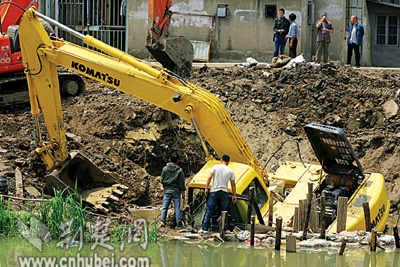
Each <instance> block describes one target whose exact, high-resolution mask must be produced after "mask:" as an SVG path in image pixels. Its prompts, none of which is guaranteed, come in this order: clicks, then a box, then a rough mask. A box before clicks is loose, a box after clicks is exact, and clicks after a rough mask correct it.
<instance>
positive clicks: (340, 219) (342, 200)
mask: <svg viewBox="0 0 400 267" xmlns="http://www.w3.org/2000/svg"><path fill="white" fill-rule="evenodd" d="M336 221H337V224H336V226H337V228H336V232H337V233H338V234H339V233H340V232H342V231H344V230H346V221H347V197H339V201H338V208H337V219H336Z"/></svg>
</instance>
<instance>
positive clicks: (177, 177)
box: [161, 152, 186, 229]
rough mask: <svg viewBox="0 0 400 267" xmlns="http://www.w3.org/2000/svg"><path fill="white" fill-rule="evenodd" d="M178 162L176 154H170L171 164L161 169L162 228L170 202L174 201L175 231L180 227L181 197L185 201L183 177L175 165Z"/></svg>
mask: <svg viewBox="0 0 400 267" xmlns="http://www.w3.org/2000/svg"><path fill="white" fill-rule="evenodd" d="M178 160H179V156H178V154H176V153H175V152H174V153H172V154H171V162H168V163H167V165H166V166H165V167H164V168H163V169H162V173H161V183H162V185H163V187H164V201H163V207H162V212H161V222H162V226H165V222H166V220H167V212H168V208H169V205H170V204H171V200H172V199H174V205H175V218H176V224H177V229H179V228H181V227H182V212H181V195H182V199H185V190H186V188H185V176H184V175H183V171H182V169H181V167H179V165H178V164H177V163H178Z"/></svg>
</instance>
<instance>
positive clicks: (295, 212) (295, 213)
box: [293, 207, 299, 232]
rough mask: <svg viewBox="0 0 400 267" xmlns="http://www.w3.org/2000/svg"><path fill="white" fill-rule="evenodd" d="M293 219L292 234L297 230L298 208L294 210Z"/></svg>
mask: <svg viewBox="0 0 400 267" xmlns="http://www.w3.org/2000/svg"><path fill="white" fill-rule="evenodd" d="M293 217H294V218H293V232H296V231H298V230H299V207H295V208H294V216H293Z"/></svg>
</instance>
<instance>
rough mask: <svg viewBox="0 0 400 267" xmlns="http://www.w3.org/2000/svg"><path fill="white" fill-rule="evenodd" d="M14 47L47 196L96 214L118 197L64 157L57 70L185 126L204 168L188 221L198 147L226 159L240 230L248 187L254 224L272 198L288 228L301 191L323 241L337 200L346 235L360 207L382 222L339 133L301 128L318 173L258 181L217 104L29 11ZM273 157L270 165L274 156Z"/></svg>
mask: <svg viewBox="0 0 400 267" xmlns="http://www.w3.org/2000/svg"><path fill="white" fill-rule="evenodd" d="M39 18H41V19H43V20H46V21H47V22H49V23H51V24H54V25H55V26H57V27H59V28H60V29H63V30H65V31H68V32H69V33H72V34H73V35H75V36H76V37H78V38H80V39H82V40H83V42H84V43H85V44H86V45H87V46H88V47H94V48H97V49H99V50H101V51H103V52H104V53H105V54H103V53H98V52H95V51H92V50H90V49H87V48H84V47H81V46H78V45H75V44H72V43H70V42H67V41H65V40H62V39H52V40H51V39H50V38H49V36H48V35H47V33H46V31H45V30H44V28H43V25H42V24H41V23H40V21H39ZM20 38H21V50H22V57H23V62H24V66H25V72H26V75H27V79H28V86H29V94H30V102H31V109H32V115H33V117H35V118H37V119H38V118H39V116H40V114H41V113H42V114H43V117H44V122H45V124H46V127H47V132H48V137H49V141H47V142H44V141H42V140H40V143H39V144H40V145H39V147H38V148H37V149H36V150H35V151H36V153H37V154H38V155H39V156H40V157H41V158H42V160H43V162H44V163H45V164H46V167H47V169H48V175H47V187H48V189H51V188H60V189H64V188H69V189H68V190H73V189H74V188H75V186H77V189H78V192H79V193H81V194H82V195H83V196H84V199H85V200H86V201H88V202H91V203H93V204H94V205H95V206H96V207H98V208H102V209H105V210H106V208H107V207H106V205H105V204H104V203H107V202H108V201H109V197H110V196H112V195H113V192H114V193H115V192H117V194H122V193H123V192H122V191H123V186H122V185H118V177H115V176H112V175H110V174H107V173H104V172H103V171H101V170H100V169H99V168H97V167H96V166H94V164H93V163H91V162H90V160H88V159H87V158H85V157H84V156H83V155H82V154H81V153H68V151H67V148H66V137H65V129H64V120H63V113H62V107H61V101H60V92H59V90H58V86H59V85H58V84H59V83H58V76H57V65H61V66H63V67H65V68H69V69H71V70H73V71H75V72H77V73H79V74H81V75H84V76H86V77H89V78H91V79H94V80H97V81H99V82H102V83H104V84H106V85H109V86H111V87H114V88H116V89H118V90H120V91H122V92H124V93H127V94H131V95H133V96H135V97H138V98H140V99H143V100H145V101H148V102H150V103H152V104H154V105H157V106H159V107H161V108H163V109H165V110H168V111H170V112H173V113H175V114H177V115H179V116H180V117H181V118H183V119H185V120H186V121H188V122H190V123H191V124H192V125H193V127H194V129H195V131H196V133H197V134H198V136H199V138H200V141H201V144H202V148H203V150H204V152H205V154H206V160H207V163H206V164H205V166H204V167H203V168H202V169H201V170H200V171H199V172H198V173H197V174H196V175H195V176H194V177H193V179H192V181H191V183H190V184H189V202H190V203H191V210H192V214H200V213H199V211H200V210H201V209H202V207H204V203H205V199H204V193H203V191H204V189H205V186H206V179H207V177H208V174H209V172H210V169H211V168H212V166H213V165H215V164H218V163H219V161H218V160H217V159H214V158H213V156H211V154H210V152H209V151H208V149H207V142H208V144H209V145H210V146H211V147H212V148H213V149H214V150H215V153H216V154H217V155H219V156H221V155H222V154H229V155H230V156H231V163H230V164H229V167H231V168H232V170H233V171H234V172H235V175H236V178H237V180H236V185H237V193H238V196H239V200H238V201H237V203H236V204H233V203H230V205H229V213H230V218H231V220H232V221H234V222H235V223H237V224H240V223H245V220H246V212H247V204H246V202H245V201H246V197H245V195H248V192H249V188H250V187H254V188H255V190H254V199H255V202H256V206H257V207H258V208H255V209H256V211H257V216H258V221H259V222H262V221H263V220H262V219H263V217H265V216H266V215H267V213H268V209H269V208H268V207H269V203H270V202H271V201H273V200H272V199H271V198H270V194H269V190H274V191H275V192H277V193H276V194H275V195H277V196H279V197H278V199H279V201H278V202H277V203H275V205H274V208H273V213H274V216H278V215H279V216H281V217H282V218H283V223H284V226H285V227H293V226H294V221H293V218H294V213H295V208H296V207H298V206H299V200H302V199H305V198H306V194H307V191H308V190H307V188H308V184H309V183H311V184H312V190H313V192H314V193H315V195H316V197H317V198H320V197H321V196H325V198H326V213H327V217H328V223H329V224H328V225H329V228H328V230H329V231H331V232H334V231H336V213H337V211H336V210H337V201H338V197H340V196H346V197H348V203H347V225H346V229H347V230H358V229H365V224H364V215H363V207H362V204H363V203H364V202H369V204H370V209H371V220H372V224H373V227H374V228H376V229H377V230H378V231H382V230H383V229H384V227H385V223H386V220H387V218H388V214H389V201H388V197H387V193H386V189H385V184H384V178H383V176H382V175H381V174H377V173H372V174H371V173H365V172H364V170H363V168H362V166H361V164H360V162H359V160H358V159H357V157H356V155H355V153H354V150H353V149H352V147H351V145H350V143H349V141H348V140H347V138H346V136H345V134H344V132H343V131H342V130H341V129H338V128H334V127H330V126H324V125H319V124H309V125H307V126H305V131H306V133H307V136H308V138H309V140H310V142H311V144H312V146H313V149H314V151H315V153H316V155H317V158H318V159H319V161H320V162H321V165H318V164H304V163H303V162H302V161H301V162H289V161H285V160H282V161H281V164H280V166H279V168H278V169H277V170H276V171H275V172H274V173H272V174H268V173H267V171H266V169H265V167H264V166H263V165H262V164H261V163H260V161H259V160H258V159H257V158H256V157H255V156H254V154H253V153H252V151H251V150H250V148H249V145H248V144H247V143H246V141H245V140H244V138H243V136H242V134H241V133H240V131H239V129H238V127H237V126H236V125H235V123H234V121H233V120H232V118H231V116H230V115H229V113H228V112H227V110H226V109H225V107H224V106H223V104H222V102H221V101H220V100H219V99H218V98H217V97H216V96H214V95H213V94H211V93H210V92H209V91H207V90H205V89H203V88H200V87H198V86H196V85H193V84H192V83H190V82H189V81H187V80H184V79H182V78H181V77H179V76H177V75H176V74H174V73H172V72H170V71H168V70H166V69H163V68H158V67H152V66H150V65H148V64H147V63H146V62H143V61H141V60H139V59H136V58H134V57H132V56H130V55H129V54H127V53H124V52H122V51H119V50H118V49H116V48H113V47H111V46H109V45H107V44H105V43H103V42H101V41H99V40H97V39H95V38H93V37H92V36H89V35H86V36H85V35H82V34H81V33H78V32H76V31H74V30H72V29H69V28H68V27H66V26H65V25H63V24H61V23H59V22H57V21H54V20H52V19H51V18H48V17H46V16H44V15H42V14H40V13H39V12H37V11H36V10H35V8H30V9H29V10H27V11H25V13H24V15H23V16H22V20H21V23H20ZM37 121H38V123H37V129H38V131H39V120H37ZM38 136H39V137H40V136H41V134H40V133H39V134H38ZM273 156H276V155H275V153H274V154H273ZM116 187H119V188H116ZM228 190H229V191H230V190H231V189H230V188H229V189H228ZM240 197H242V198H240Z"/></svg>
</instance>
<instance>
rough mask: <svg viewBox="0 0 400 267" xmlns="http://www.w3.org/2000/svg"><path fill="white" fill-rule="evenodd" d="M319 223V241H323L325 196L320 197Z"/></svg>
mask: <svg viewBox="0 0 400 267" xmlns="http://www.w3.org/2000/svg"><path fill="white" fill-rule="evenodd" d="M319 221H320V223H321V239H325V228H326V225H325V196H322V197H321V213H320V218H319Z"/></svg>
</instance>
